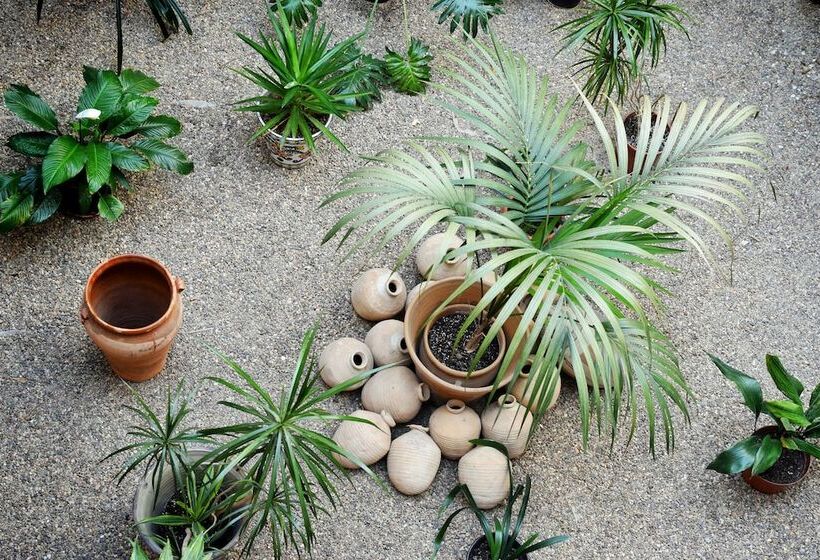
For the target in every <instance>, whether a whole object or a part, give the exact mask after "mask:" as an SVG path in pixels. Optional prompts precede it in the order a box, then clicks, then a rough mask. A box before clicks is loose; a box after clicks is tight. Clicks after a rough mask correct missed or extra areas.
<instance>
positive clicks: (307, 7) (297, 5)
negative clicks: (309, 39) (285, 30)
mask: <svg viewBox="0 0 820 560" xmlns="http://www.w3.org/2000/svg"><path fill="white" fill-rule="evenodd" d="M322 1H323V0H270V1H269V3H270V6H271V8H273V9H274V10H278V9H279V7H280V6H281V7H282V10H283V11H284V12H285V15H286V16H287V18H288V21H289V22H290V23H291V24H292V25H294V26H296V27H302V26H303V25H304V24H305V23H307V22H308V21H310V20H311V18H314V17H316V13H317V11H318V10H319V8H321V7H322Z"/></svg>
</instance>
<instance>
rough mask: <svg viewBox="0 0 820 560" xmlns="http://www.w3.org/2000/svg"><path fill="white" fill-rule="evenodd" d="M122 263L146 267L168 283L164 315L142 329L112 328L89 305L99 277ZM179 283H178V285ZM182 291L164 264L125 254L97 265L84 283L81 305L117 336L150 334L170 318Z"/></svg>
mask: <svg viewBox="0 0 820 560" xmlns="http://www.w3.org/2000/svg"><path fill="white" fill-rule="evenodd" d="M123 263H138V264H144V265H148V266H150V267H152V268H154V269H155V270H157V271H159V272H160V273H162V275H163V276H164V277H165V281H166V282H167V283H168V289H169V290H170V292H171V303H170V304H169V305H168V309H166V310H165V313H163V314H162V317H160V318H159V319H157V320H156V321H154V322H153V323H151V324H150V325H146V326H144V327H139V328H136V329H126V328H122V327H117V326H114V325H112V324H110V323H107V322H105V321H103V319H102V318H101V317H100V316H99V315H97V312H96V311H94V307H93V306H92V305H91V290H92V287H93V286H94V284H95V283H96V282H97V280H98V279H99V277H100V276H101V275H102V274H103V273H104V272H107V271H108V270H109V269H111V268H113V267H115V266H118V265H120V264H123ZM178 282H179V283H178ZM183 289H184V284H183V283H182V281H181V280H180V279H178V278H174V276H173V275H172V274H171V271H169V270H168V268H166V266H165V265H164V264H162V263H161V262H159V261H158V260H156V259H154V258H151V257H149V256H147V255H140V254H138V253H126V254H124V255H117V256H116V257H111V258H110V259H107V260H105V261H103V262H102V263H100V264H99V265H97V268H95V269H94V271H93V272H92V273H91V276H89V277H88V281H87V282H86V283H85V291H84V292H83V303H84V304H85V310H87V311H88V313H89V314H91V316H92V317H93V318H94V320H95V321H96V322H97V323H99V325H100V326H101V327H102V328H104V329H106V330H108V331H111V332H115V333H118V334H142V333H146V332H150V331H152V330H154V329H156V328H157V326H158V325H159V324H161V323H164V322H165V321H168V319H169V318H170V317H171V314H172V313H173V311H174V303H175V302H176V300H177V299H178V298H179V292H181V291H182V290H183Z"/></svg>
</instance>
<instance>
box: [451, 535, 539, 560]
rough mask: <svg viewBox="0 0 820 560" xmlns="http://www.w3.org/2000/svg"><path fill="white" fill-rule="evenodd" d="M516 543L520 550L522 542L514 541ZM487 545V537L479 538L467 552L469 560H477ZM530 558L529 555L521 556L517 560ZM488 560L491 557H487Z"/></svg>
mask: <svg viewBox="0 0 820 560" xmlns="http://www.w3.org/2000/svg"><path fill="white" fill-rule="evenodd" d="M514 542H515V547H516V548H519V547H520V546H521V543H520V542H518V541H514ZM486 543H487V537H485V536H484V535H482V536H480V537H478V538H477V539H476V540H475V541H474V542H473V545H472V546H471V547H470V549H469V550H468V551H467V560H476V558H477V557H478V554H480V553H479V551H480V550H481V548H482V547H486V546H487V544H486ZM529 558H530V557H529V556H528V555H527V554H525V555H524V556H519V557H518V558H517V559H516V560H529ZM486 560H490V557H489V555H487V556H486Z"/></svg>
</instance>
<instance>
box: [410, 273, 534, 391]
mask: <svg viewBox="0 0 820 560" xmlns="http://www.w3.org/2000/svg"><path fill="white" fill-rule="evenodd" d="M463 281H464V278H446V279H444V280H437V281H436V282H434V283H433V284H431V285H429V286H428V287H426V288H425V289H424V290H423V291H422V292H421V293H420V294H419V297H418V298H417V299H416V300H415V301H414V302H413V303H412V305H410V306H409V307H408V308H407V312H406V313H405V316H404V338H405V340H406V341H407V348H408V351H409V352H410V359H411V360H413V365H414V366H415V369H416V374H417V375H418V376H419V378H420V379H421V380H422V381H424V382H425V383H427V385H429V386H430V390H431V391H432V392H433V393H434V394H435V395H436V396H438V397H439V398H441V399H444V400H447V399H458V400H461V401H464V402H470V401H474V400H476V399H480V398H481V397H484V396H486V395H487V394H489V393H490V391H492V385H491V384H490V385H485V386H482V387H471V386H468V385H466V384H464V382H463V380H455V382H452V381H449V380H447V379H444V378H442V377H439V376H438V375H437V374H436V372H434V371H433V370H431V369H430V368H428V367H427V366H426V365H425V363H424V362H423V361H422V359H421V355H420V354H421V352H422V351H423V350H421V349H420V348H421V344H422V343H421V340H422V337H423V333H424V327H425V326H426V322H427V319H428V317H430V316H431V315H432V314H433V313H434V312H435V311H436V310H437V309H438V307H439V306H440V305H441V303H442V302H443V301H444V300H446V299H447V298H448V297H449V296H450V295H451V294H452V293H453V291H455V289H456V288H458V287H459V286H460V285H461V283H462V282H463ZM484 289H485V290H486V289H487V287H486V285H485V288H484ZM481 296H482V288H481V285H480V284H473V285H472V286H470V287H469V288H467V289H466V290H465V291H464V292H462V293H461V294H459V296H458V297H456V298H455V299H454V301H453V305H457V304H465V303H466V304H469V305H475V304H476V303H477V302H478V301H479V300H480V299H481ZM520 321H521V316H520V315H518V314H514V315H513V316H512V317H510V318H509V319H508V320H507V321H506V322H505V323H504V326H503V327H502V330H503V332H504V337H505V339H511V338H512V336H513V335H514V334H515V331H516V329H517V328H518V325H519V323H520ZM522 350H523V348H522V347H521V346H519V349H518V351H517V354H516V356H515V359H514V360H512V361H511V362H510V366H509V368H508V370H507V371H505V372H504V374H503V377H502V379H501V382H500V383H499V385H498V387H499V388H503V387H504V386H505V385H507V383H509V381H510V378H511V377H512V374H513V369H514V368H515V367H516V362H517V361H518V354H519V353H520V352H521V351H522ZM474 375H475V374H474ZM491 381H492V380H491Z"/></svg>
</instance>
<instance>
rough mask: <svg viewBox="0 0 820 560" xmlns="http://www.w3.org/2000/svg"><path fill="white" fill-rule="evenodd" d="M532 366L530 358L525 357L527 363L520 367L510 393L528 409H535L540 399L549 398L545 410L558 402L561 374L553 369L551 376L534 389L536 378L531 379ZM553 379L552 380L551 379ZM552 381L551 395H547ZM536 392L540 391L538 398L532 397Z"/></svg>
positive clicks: (537, 407)
mask: <svg viewBox="0 0 820 560" xmlns="http://www.w3.org/2000/svg"><path fill="white" fill-rule="evenodd" d="M531 368H532V358H529V359H527V363H525V364H524V366H523V367H522V368H521V372H520V373H519V374H518V378H517V379H516V380H515V382H514V383H513V384H512V385H511V386H510V394H511V395H513V396H514V397H515V398H516V399H518V402H520V403H521V404H522V405H524V406H526V407H527V408H528V409H529V410H530V411H537V410H538V409H539V405H540V404H541V401H542V400H546V398H549V404H548V405H547V410H549V409H550V408H552V407H554V406H555V403H557V402H558V396H559V395H560V394H561V375H560V374H559V373H558V370H557V369H553V372H552V376H551V378H549V379H544V380H543V381H541V382H540V383H541V385H540V386H539V387H537V389H536V380H535V379H533V380H532V381H530V379H531V374H530V370H531ZM553 380H554V381H553ZM552 383H554V384H555V386H554V387H553V388H552V393H551V395H552V396H551V397H549V394H548V393H549V391H550V384H552ZM527 384H529V385H527ZM537 393H541V395H540V398H539V397H534V395H536V394H537Z"/></svg>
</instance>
